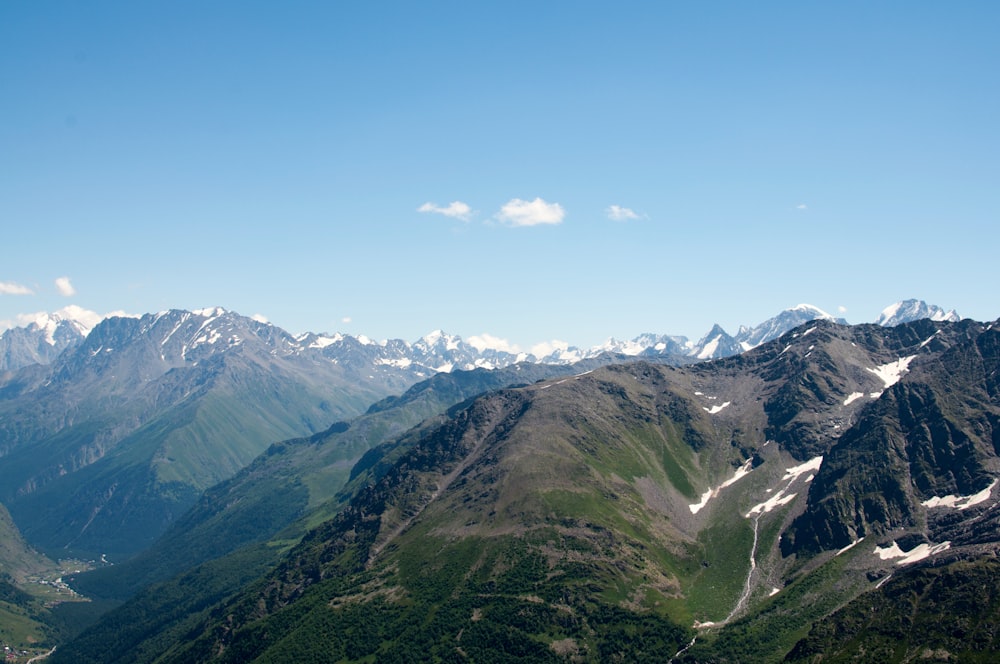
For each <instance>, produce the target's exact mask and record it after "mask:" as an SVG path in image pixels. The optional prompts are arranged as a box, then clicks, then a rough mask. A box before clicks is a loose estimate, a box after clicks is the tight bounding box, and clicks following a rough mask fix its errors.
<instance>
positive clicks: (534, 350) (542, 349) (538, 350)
mask: <svg viewBox="0 0 1000 664" xmlns="http://www.w3.org/2000/svg"><path fill="white" fill-rule="evenodd" d="M567 348H569V344H568V343H566V342H565V341H559V340H558V339H553V340H552V341H543V342H541V343H537V344H535V345H534V346H532V347H531V354H532V355H534V356H535V357H547V356H548V355H551V354H552V353H554V352H556V351H563V350H566V349H567Z"/></svg>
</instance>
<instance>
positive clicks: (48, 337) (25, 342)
mask: <svg viewBox="0 0 1000 664" xmlns="http://www.w3.org/2000/svg"><path fill="white" fill-rule="evenodd" d="M24 318H25V319H26V320H27V321H28V322H27V324H26V325H24V326H23V327H15V328H11V329H9V330H6V331H5V332H4V333H3V334H2V335H0V371H5V370H15V369H20V368H21V367H25V366H28V365H30V364H49V363H50V362H52V361H53V360H54V359H55V358H56V357H58V356H59V354H60V353H62V352H63V351H64V350H66V349H67V348H69V347H71V346H75V345H77V344H78V343H80V341H82V340H83V339H84V338H85V337H86V336H87V335H88V334H89V333H90V330H91V329H92V328H93V327H94V326H95V325H97V324H98V323H99V322H100V320H101V316H100V315H98V314H96V313H94V312H93V311H87V310H86V309H83V308H82V307H78V306H75V305H72V306H68V307H64V308H63V309H60V310H59V311H56V312H53V313H44V312H42V313H37V314H33V315H31V316H26V317H24Z"/></svg>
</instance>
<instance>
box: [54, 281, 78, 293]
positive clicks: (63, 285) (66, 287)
mask: <svg viewBox="0 0 1000 664" xmlns="http://www.w3.org/2000/svg"><path fill="white" fill-rule="evenodd" d="M56 290H58V291H59V294H60V295H62V296H64V297H73V296H74V295H76V289H75V288H73V284H71V283H70V281H69V277H59V278H58V279H56Z"/></svg>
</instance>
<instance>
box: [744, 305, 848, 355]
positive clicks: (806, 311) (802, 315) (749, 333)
mask: <svg viewBox="0 0 1000 664" xmlns="http://www.w3.org/2000/svg"><path fill="white" fill-rule="evenodd" d="M814 320H828V321H831V322H834V323H839V324H841V325H846V324H847V321H845V320H844V319H843V318H835V317H834V316H831V315H830V314H828V313H826V312H825V311H823V310H822V309H820V308H819V307H814V306H812V305H811V304H800V305H797V306H795V307H792V308H791V309H785V310H784V311H782V312H781V313H780V314H778V315H777V316H775V317H774V318H769V319H768V320H766V321H764V322H763V323H761V324H760V325H757V326H756V327H753V328H749V329H747V328H745V329H742V330H740V333H739V334H738V335H737V337H736V340H737V341H738V342H739V344H740V347H741V349H742V350H750V349H751V348H756V347H757V346H760V345H761V344H764V343H767V342H768V341H773V340H774V339H777V338H778V337H780V336H781V335H783V334H784V333H785V332H788V331H789V330H794V329H795V328H797V327H798V326H799V325H804V324H805V323H809V322H812V321H814Z"/></svg>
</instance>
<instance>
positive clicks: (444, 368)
mask: <svg viewBox="0 0 1000 664" xmlns="http://www.w3.org/2000/svg"><path fill="white" fill-rule="evenodd" d="M454 368H455V363H454V362H446V363H445V364H442V365H441V366H439V367H437V368H435V369H434V371H437V372H438V373H451V372H452V370H453V369H454Z"/></svg>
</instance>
